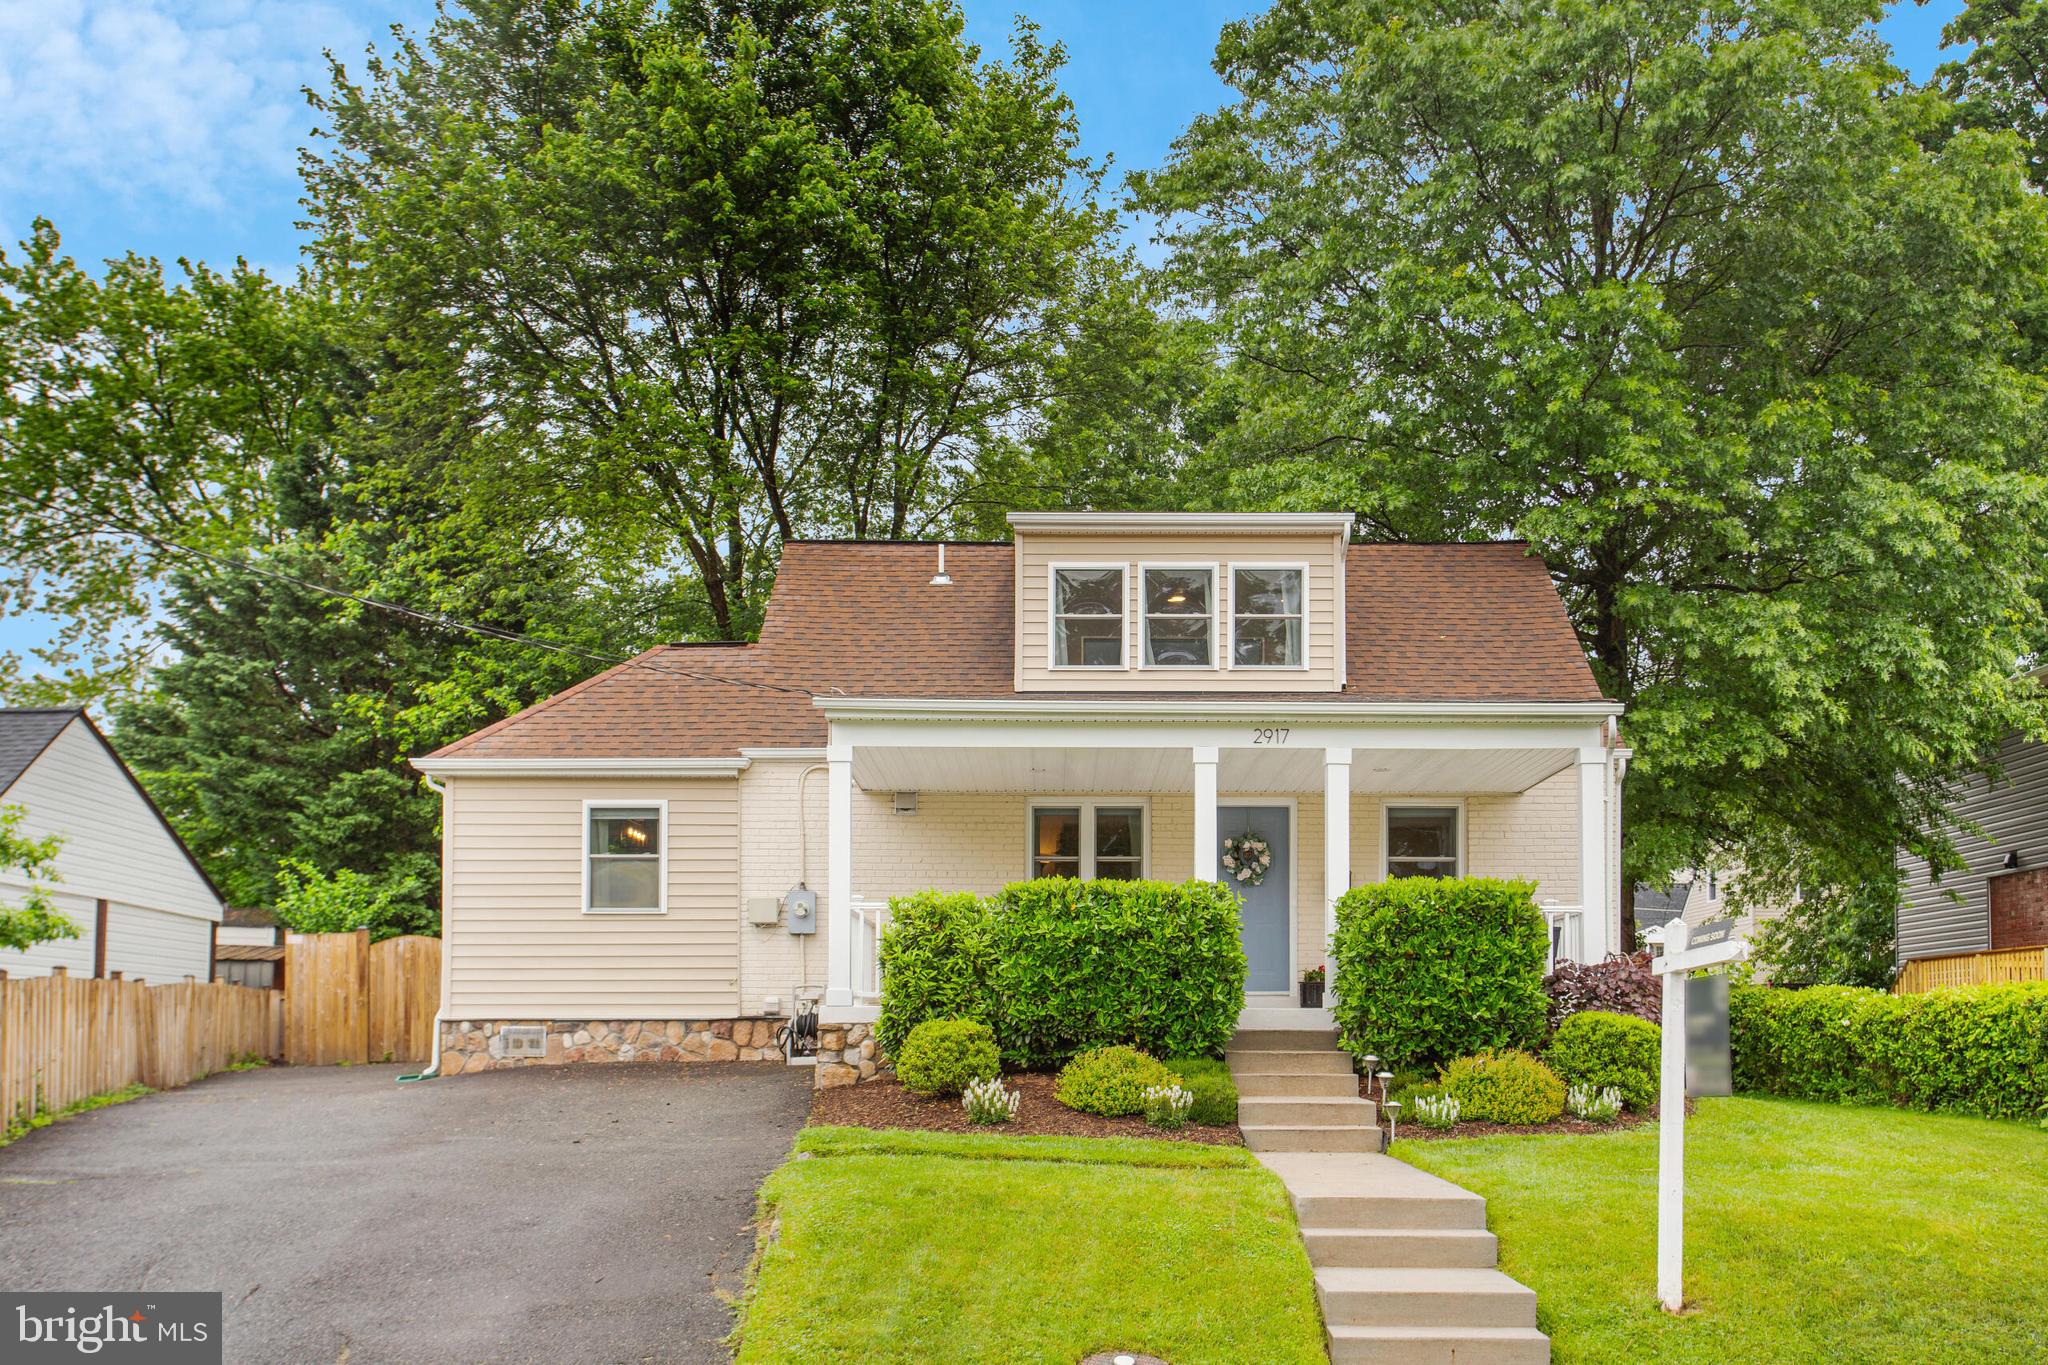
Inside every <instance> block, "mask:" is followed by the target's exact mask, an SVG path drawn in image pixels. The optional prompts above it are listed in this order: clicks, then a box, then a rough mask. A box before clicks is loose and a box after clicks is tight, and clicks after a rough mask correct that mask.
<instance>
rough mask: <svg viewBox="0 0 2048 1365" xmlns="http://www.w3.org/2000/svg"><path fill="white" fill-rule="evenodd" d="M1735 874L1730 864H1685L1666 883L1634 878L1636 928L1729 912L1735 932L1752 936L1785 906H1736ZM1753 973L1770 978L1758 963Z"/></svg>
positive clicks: (1689, 923)
mask: <svg viewBox="0 0 2048 1365" xmlns="http://www.w3.org/2000/svg"><path fill="white" fill-rule="evenodd" d="M1739 876H1740V872H1739V870H1737V869H1732V868H1711V867H1708V868H1693V867H1689V868H1686V869H1684V870H1682V871H1681V872H1679V873H1678V874H1677V875H1676V876H1675V877H1673V878H1672V879H1671V883H1670V885H1668V886H1651V885H1649V884H1648V883H1644V882H1638V883H1637V884H1636V932H1637V933H1638V934H1642V933H1644V932H1647V931H1648V930H1650V929H1653V928H1660V927H1662V926H1663V925H1666V924H1669V923H1670V922H1671V921H1672V920H1675V919H1683V920H1684V921H1685V923H1686V927H1687V928H1690V929H1697V928H1699V927H1700V926H1701V925H1702V924H1706V923H1708V922H1710V921H1712V920H1717V919H1726V918H1728V917H1730V916H1733V917H1734V919H1735V933H1736V936H1737V937H1739V938H1743V939H1751V940H1753V939H1755V938H1756V931H1757V929H1758V927H1759V926H1761V925H1764V924H1768V923H1769V922H1770V921H1772V920H1775V919H1779V918H1781V917H1783V915H1784V913H1785V907H1784V906H1782V905H1766V906H1754V905H1752V906H1746V907H1744V908H1742V909H1740V910H1738V909H1736V907H1735V905H1734V904H1733V903H1732V900H1731V895H1732V892H1733V890H1734V886H1735V882H1736V879H1737V878H1738V877H1739ZM1756 975H1757V976H1758V977H1759V979H1762V980H1769V979H1770V973H1769V972H1768V971H1767V970H1766V969H1763V968H1760V967H1759V968H1756Z"/></svg>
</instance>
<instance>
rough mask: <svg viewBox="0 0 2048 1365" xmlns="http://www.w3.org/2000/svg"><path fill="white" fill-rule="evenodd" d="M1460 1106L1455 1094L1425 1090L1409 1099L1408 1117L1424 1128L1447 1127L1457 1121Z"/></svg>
mask: <svg viewBox="0 0 2048 1365" xmlns="http://www.w3.org/2000/svg"><path fill="white" fill-rule="evenodd" d="M1462 1108H1463V1106H1461V1105H1460V1104H1459V1103H1458V1097H1457V1096H1456V1095H1447V1094H1445V1093H1443V1092H1442V1091H1440V1090H1438V1091H1427V1090H1425V1091H1422V1092H1420V1093H1419V1094H1417V1095H1415V1096H1414V1098H1413V1099H1411V1100H1410V1101H1409V1111H1408V1117H1409V1119H1410V1120H1411V1121H1412V1122H1415V1123H1419V1124H1421V1125H1422V1126H1423V1127H1424V1128H1449V1127H1450V1126H1451V1125H1452V1124H1454V1123H1456V1122H1457V1121H1458V1114H1459V1112H1460V1111H1461V1109H1462Z"/></svg>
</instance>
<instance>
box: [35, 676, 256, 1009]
mask: <svg viewBox="0 0 2048 1365" xmlns="http://www.w3.org/2000/svg"><path fill="white" fill-rule="evenodd" d="M0 805H5V806H18V807H20V808H21V809H22V810H23V811H24V812H26V814H25V816H24V817H23V820H22V824H21V826H20V831H19V832H20V833H21V834H23V835H26V836H27V837H29V838H37V839H39V838H42V837H44V836H46V835H51V834H55V835H58V836H60V837H61V838H62V840H63V843H62V845H61V847H60V848H59V850H58V853H57V858H56V862H55V865H54V866H55V871H56V873H57V876H58V878H60V880H59V881H58V882H57V884H56V885H55V886H53V887H51V888H49V897H50V900H51V902H52V903H53V904H54V905H55V906H56V907H57V909H58V910H60V911H62V912H63V913H64V914H65V915H66V916H68V917H69V918H70V919H71V921H72V923H74V924H76V925H77V926H78V928H79V931H80V933H79V937H77V938H74V939H58V940H55V941H53V942H48V943H39V944H36V945H35V946H34V947H32V948H29V949H27V950H26V951H23V952H15V951H0V971H4V972H7V973H9V974H10V975H13V976H47V975H49V973H50V972H51V971H52V970H54V969H56V968H59V967H61V968H63V969H64V970H66V971H67V972H69V973H70V974H71V975H73V976H116V975H118V976H123V977H126V978H127V979H129V980H131V981H147V982H150V983H153V984H161V983H164V982H167V981H183V980H184V979H186V978H187V977H191V978H193V979H195V980H199V981H207V980H210V979H211V978H212V976H213V935H214V929H215V926H217V925H218V924H219V923H220V918H221V898H220V893H219V892H218V891H217V890H215V889H214V885H213V883H212V881H211V880H209V879H208V877H207V875H206V873H205V871H204V870H203V869H201V868H200V866H199V864H198V862H197V861H196V860H195V859H194V858H193V857H192V853H191V851H190V850H189V849H187V848H186V847H185V844H184V841H183V840H181V839H180V838H179V837H178V835H177V833H176V832H175V831H173V830H172V829H171V827H170V825H169V823H168V822H166V821H165V819H164V817H163V812H161V811H159V810H158V809H157V807H156V803H155V802H154V801H151V800H150V799H149V794H148V793H147V792H145V791H143V789H142V784H141V783H139V782H137V781H136V780H135V775H134V774H133V773H131V772H129V771H128V766H127V764H125V763H123V762H122V761H121V758H120V755H118V754H116V753H115V752H114V749H113V746H112V745H110V744H108V743H107V740H106V736H104V735H102V734H101V733H100V732H99V727H97V726H95V725H94V724H93V723H92V719H91V717H89V716H87V715H86V714H85V712H84V711H82V710H79V709H77V708H75V707H64V708H31V709H16V710H0ZM25 889H26V886H25V883H24V882H22V880H21V879H20V877H19V875H18V872H17V871H16V870H14V869H5V870H0V898H7V899H13V898H14V897H15V896H18V895H19V894H20V893H21V892H22V891H24V890H25Z"/></svg>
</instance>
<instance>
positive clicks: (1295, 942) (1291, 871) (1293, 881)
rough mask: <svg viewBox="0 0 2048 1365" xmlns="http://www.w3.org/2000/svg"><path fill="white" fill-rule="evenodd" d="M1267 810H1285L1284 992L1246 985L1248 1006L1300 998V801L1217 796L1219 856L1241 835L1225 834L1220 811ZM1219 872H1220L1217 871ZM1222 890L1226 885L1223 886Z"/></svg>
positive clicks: (1293, 1000) (1280, 798) (1222, 793)
mask: <svg viewBox="0 0 2048 1365" xmlns="http://www.w3.org/2000/svg"><path fill="white" fill-rule="evenodd" d="M1232 806H1236V807H1240V808H1242V807H1245V806H1267V807H1273V808H1277V809H1284V810H1285V811H1286V812H1287V843H1288V849H1287V873H1288V876H1287V989H1286V990H1284V991H1279V992H1274V991H1254V990H1253V989H1252V988H1251V985H1250V983H1249V982H1247V983H1246V985H1245V992H1244V993H1245V999H1246V1001H1247V1002H1249V1001H1251V1000H1253V999H1256V1000H1258V1001H1259V1002H1260V1003H1261V1004H1264V1003H1266V1002H1268V1001H1270V1000H1273V999H1276V998H1279V997H1281V996H1284V997H1285V998H1286V1000H1287V1002H1288V1003H1289V1004H1292V1003H1294V1002H1295V1001H1297V1000H1299V999H1300V998H1301V996H1300V993H1299V990H1298V988H1299V987H1300V985H1301V798H1299V797H1295V796H1231V795H1229V794H1228V793H1225V792H1219V793H1217V796H1216V810H1217V812H1218V814H1217V821H1218V828H1217V830H1216V848H1217V852H1218V854H1219V855H1220V854H1221V852H1222V849H1223V841H1224V840H1225V839H1231V838H1235V837H1237V834H1238V833H1241V832H1242V831H1235V832H1230V833H1226V832H1225V831H1224V830H1223V829H1222V827H1221V822H1222V818H1223V817H1222V811H1224V810H1225V809H1226V808H1228V807H1232ZM1218 871H1219V872H1220V871H1221V868H1220V867H1219V868H1218ZM1223 884H1224V885H1225V886H1228V885H1230V883H1229V882H1224V883H1223Z"/></svg>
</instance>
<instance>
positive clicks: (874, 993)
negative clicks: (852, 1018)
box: [851, 896, 889, 1005]
mask: <svg viewBox="0 0 2048 1365" xmlns="http://www.w3.org/2000/svg"><path fill="white" fill-rule="evenodd" d="M851 908H852V910H853V1000H854V1003H855V1004H857V1005H878V1004H880V1003H881V1000H882V930H883V929H884V928H886V927H887V926H888V922H889V902H887V901H877V900H863V899H862V898H860V897H858V896H856V897H854V898H853V901H852V902H851Z"/></svg>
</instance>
